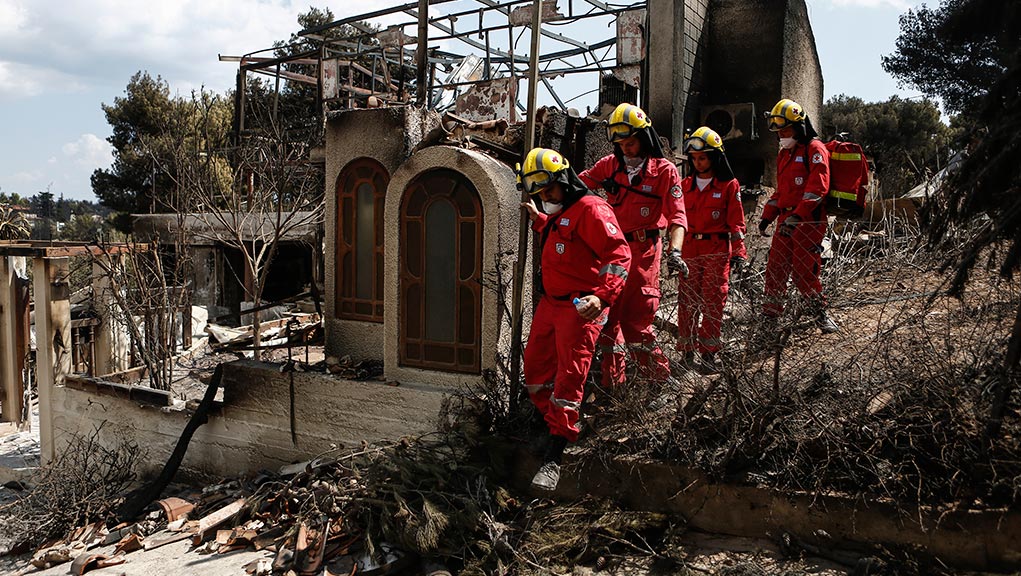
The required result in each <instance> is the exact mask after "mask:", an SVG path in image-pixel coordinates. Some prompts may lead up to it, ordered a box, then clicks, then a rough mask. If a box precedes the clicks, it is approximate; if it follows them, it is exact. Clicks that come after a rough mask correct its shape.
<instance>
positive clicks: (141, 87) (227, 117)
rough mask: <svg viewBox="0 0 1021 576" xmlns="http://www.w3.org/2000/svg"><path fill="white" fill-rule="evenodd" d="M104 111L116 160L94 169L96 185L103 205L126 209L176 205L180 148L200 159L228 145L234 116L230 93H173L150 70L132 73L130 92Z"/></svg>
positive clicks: (142, 210) (147, 209)
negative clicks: (150, 73) (108, 167)
mask: <svg viewBox="0 0 1021 576" xmlns="http://www.w3.org/2000/svg"><path fill="white" fill-rule="evenodd" d="M103 111H104V112H105V113H106V118H107V121H108V122H109V123H110V126H111V128H112V129H113V134H112V135H111V136H110V137H109V138H108V139H107V140H108V141H109V142H110V144H111V145H112V146H113V149H114V161H113V165H112V166H111V168H110V169H109V170H107V169H98V170H96V171H95V172H94V173H93V174H92V189H93V192H94V193H95V194H96V197H97V198H99V200H100V202H101V203H102V204H103V205H104V206H107V207H109V208H112V209H114V210H116V211H118V212H122V213H147V212H163V211H168V210H172V209H173V207H174V202H173V196H174V195H175V194H176V193H177V190H176V187H177V184H176V182H177V171H178V168H177V164H178V163H179V162H180V160H181V158H180V156H179V151H180V150H181V149H182V148H183V147H186V148H188V149H189V150H192V151H193V152H194V154H193V157H191V158H189V160H190V161H194V162H200V161H202V158H203V156H202V154H205V153H207V151H208V150H212V149H218V148H221V147H223V146H226V145H227V143H228V141H229V136H230V127H231V118H232V116H233V109H232V106H231V103H230V102H229V101H228V100H227V99H224V98H223V97H221V96H219V95H217V94H214V93H211V92H208V91H206V90H200V91H198V92H196V93H195V94H193V95H192V97H190V98H184V97H171V96H170V87H169V86H168V85H167V83H166V82H165V81H164V80H163V79H162V78H160V77H158V76H157V77H156V78H153V77H151V76H150V75H149V74H148V73H147V72H138V73H136V74H135V75H134V76H132V78H131V80H130V81H129V82H128V85H127V88H126V90H125V96H124V97H120V98H115V99H114V103H113V104H112V105H106V104H104V105H103ZM120 221H121V222H124V220H123V219H121V220H120Z"/></svg>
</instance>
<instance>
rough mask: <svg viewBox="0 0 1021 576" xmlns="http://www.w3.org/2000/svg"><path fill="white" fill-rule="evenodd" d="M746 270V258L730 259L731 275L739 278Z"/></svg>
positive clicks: (732, 257) (733, 257) (734, 257)
mask: <svg viewBox="0 0 1021 576" xmlns="http://www.w3.org/2000/svg"><path fill="white" fill-rule="evenodd" d="M742 270H744V258H743V257H742V256H731V257H730V275H731V276H738V275H740V274H741V271H742Z"/></svg>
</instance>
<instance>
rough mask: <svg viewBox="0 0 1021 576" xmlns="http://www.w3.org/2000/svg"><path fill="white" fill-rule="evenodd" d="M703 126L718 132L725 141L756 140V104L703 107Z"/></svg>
mask: <svg viewBox="0 0 1021 576" xmlns="http://www.w3.org/2000/svg"><path fill="white" fill-rule="evenodd" d="M702 125H703V126H708V127H710V128H712V129H713V130H715V131H716V133H717V134H719V135H720V137H721V138H723V139H724V140H755V139H756V138H758V133H757V132H756V130H755V104H754V103H752V102H742V103H740V104H711V105H706V106H702Z"/></svg>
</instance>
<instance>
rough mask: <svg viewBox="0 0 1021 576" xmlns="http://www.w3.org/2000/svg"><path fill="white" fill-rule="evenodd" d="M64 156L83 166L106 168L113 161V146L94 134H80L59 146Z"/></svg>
mask: <svg viewBox="0 0 1021 576" xmlns="http://www.w3.org/2000/svg"><path fill="white" fill-rule="evenodd" d="M61 151H62V152H63V153H64V156H67V157H68V158H69V159H70V160H71V161H72V162H74V163H75V164H76V165H78V166H81V167H83V168H90V169H95V168H106V167H107V166H109V165H110V163H111V162H112V161H113V147H112V146H110V143H109V142H107V141H106V140H103V139H102V138H100V137H98V136H96V135H95V134H82V135H81V137H79V138H78V139H77V140H75V141H74V142H68V143H66V144H64V145H63V146H61Z"/></svg>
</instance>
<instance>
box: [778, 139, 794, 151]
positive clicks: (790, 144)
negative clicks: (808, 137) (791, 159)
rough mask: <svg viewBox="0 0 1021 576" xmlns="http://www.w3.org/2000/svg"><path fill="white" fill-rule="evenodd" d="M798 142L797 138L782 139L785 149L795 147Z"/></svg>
mask: <svg viewBox="0 0 1021 576" xmlns="http://www.w3.org/2000/svg"><path fill="white" fill-rule="evenodd" d="M797 143H798V141H797V140H795V139H794V138H781V139H780V147H781V148H783V149H784V150H790V149H791V148H794V145H795V144H797Z"/></svg>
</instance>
